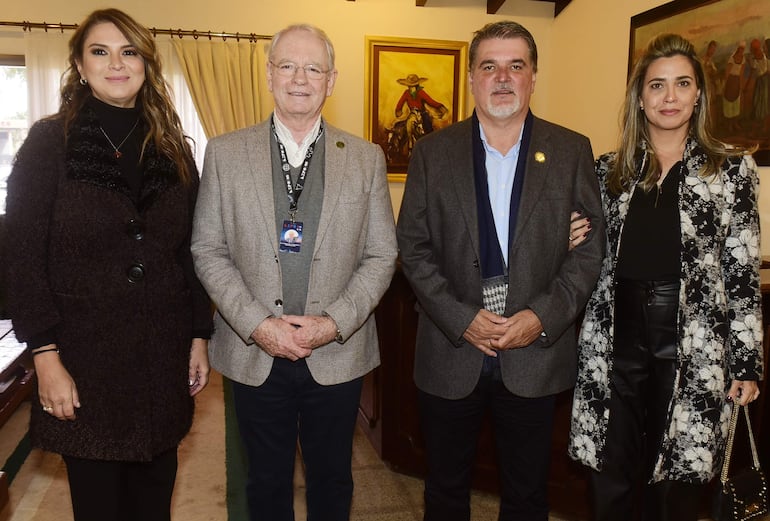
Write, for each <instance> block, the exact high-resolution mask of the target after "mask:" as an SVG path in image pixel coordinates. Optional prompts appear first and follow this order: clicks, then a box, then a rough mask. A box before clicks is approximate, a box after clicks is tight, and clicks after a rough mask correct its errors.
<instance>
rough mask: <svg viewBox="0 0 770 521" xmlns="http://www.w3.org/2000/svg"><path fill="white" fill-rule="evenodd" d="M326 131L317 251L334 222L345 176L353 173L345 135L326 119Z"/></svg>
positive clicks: (316, 242) (316, 241)
mask: <svg viewBox="0 0 770 521" xmlns="http://www.w3.org/2000/svg"><path fill="white" fill-rule="evenodd" d="M323 124H324V128H325V130H324V132H325V134H326V137H325V139H324V141H325V143H326V144H325V146H324V196H323V204H322V206H321V217H320V219H319V221H318V236H317V237H316V240H315V248H314V249H315V251H316V252H317V251H318V248H319V247H320V245H321V243H322V242H323V239H324V236H325V235H326V231H327V230H328V228H329V225H330V224H331V222H332V217H333V216H334V212H335V210H336V208H337V204H339V199H340V196H341V195H342V189H343V187H344V186H345V178H346V176H348V175H351V172H349V171H348V168H347V167H346V165H347V163H348V159H349V156H348V154H349V153H350V147H348V146H346V143H345V137H344V136H343V135H342V134H341V133H340V132H338V131H337V130H336V129H335V128H333V127H331V126H330V125H329V124H328V123H327V122H326V121H325V120H324V122H323Z"/></svg>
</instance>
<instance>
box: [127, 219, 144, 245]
mask: <svg viewBox="0 0 770 521" xmlns="http://www.w3.org/2000/svg"><path fill="white" fill-rule="evenodd" d="M126 234H128V236H129V237H131V238H134V239H136V240H137V241H141V240H142V239H143V238H144V223H143V222H142V221H140V220H139V219H131V220H130V221H128V224H127V225H126Z"/></svg>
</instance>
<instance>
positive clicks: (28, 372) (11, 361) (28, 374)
mask: <svg viewBox="0 0 770 521" xmlns="http://www.w3.org/2000/svg"><path fill="white" fill-rule="evenodd" d="M34 374H35V371H34V369H33V365H32V359H31V357H30V355H29V353H28V352H27V350H26V346H25V345H24V344H22V343H19V342H18V341H17V340H16V337H15V336H14V334H13V331H12V330H11V321H10V320H0V426H2V425H3V424H4V423H5V422H6V421H7V420H8V418H9V417H10V416H11V414H13V412H14V411H15V410H16V408H17V407H18V406H19V404H20V403H21V402H22V401H23V400H25V399H26V398H27V397H28V396H29V394H30V393H31V392H32V382H33V377H34ZM0 463H4V462H0ZM7 501H8V479H7V478H6V476H5V473H4V472H2V471H0V510H2V509H3V507H4V506H5V503H6V502H7Z"/></svg>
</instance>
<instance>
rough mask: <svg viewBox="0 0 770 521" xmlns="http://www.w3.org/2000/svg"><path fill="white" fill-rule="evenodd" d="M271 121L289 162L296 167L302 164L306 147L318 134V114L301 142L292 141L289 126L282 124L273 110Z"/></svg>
mask: <svg viewBox="0 0 770 521" xmlns="http://www.w3.org/2000/svg"><path fill="white" fill-rule="evenodd" d="M273 123H274V124H275V133H276V134H278V139H280V140H281V143H282V144H283V146H284V148H286V155H287V156H288V159H289V164H290V165H291V166H293V167H295V168H296V167H298V166H299V165H301V164H302V161H303V160H304V159H305V154H307V149H308V148H310V144H311V143H313V141H315V139H316V137H317V136H318V130H319V129H320V128H321V116H318V119H317V120H316V122H315V124H314V125H313V128H311V129H310V132H308V133H307V134H306V135H305V137H304V138H303V139H302V142H301V143H299V144H298V143H297V142H296V141H294V137H293V136H292V135H291V130H289V127H287V126H286V125H284V124H283V122H282V121H281V120H280V118H279V117H278V114H276V113H275V112H273Z"/></svg>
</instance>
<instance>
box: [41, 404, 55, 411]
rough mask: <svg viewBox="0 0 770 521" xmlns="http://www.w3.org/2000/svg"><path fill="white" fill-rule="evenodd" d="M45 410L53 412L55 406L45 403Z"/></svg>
mask: <svg viewBox="0 0 770 521" xmlns="http://www.w3.org/2000/svg"><path fill="white" fill-rule="evenodd" d="M43 410H44V411H45V412H53V407H51V406H49V405H43Z"/></svg>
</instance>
